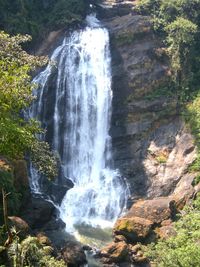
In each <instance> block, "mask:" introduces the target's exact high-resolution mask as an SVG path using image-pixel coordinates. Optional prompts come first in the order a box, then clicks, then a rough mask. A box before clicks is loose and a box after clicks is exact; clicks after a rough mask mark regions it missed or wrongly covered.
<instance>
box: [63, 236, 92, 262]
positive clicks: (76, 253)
mask: <svg viewBox="0 0 200 267" xmlns="http://www.w3.org/2000/svg"><path fill="white" fill-rule="evenodd" d="M61 256H62V259H63V260H64V261H65V262H66V263H67V266H68V267H79V266H81V265H83V264H86V263H87V260H86V256H85V253H84V250H83V248H82V246H81V245H80V244H79V243H78V242H73V241H69V242H67V243H66V244H65V246H64V247H63V248H62V250H61Z"/></svg>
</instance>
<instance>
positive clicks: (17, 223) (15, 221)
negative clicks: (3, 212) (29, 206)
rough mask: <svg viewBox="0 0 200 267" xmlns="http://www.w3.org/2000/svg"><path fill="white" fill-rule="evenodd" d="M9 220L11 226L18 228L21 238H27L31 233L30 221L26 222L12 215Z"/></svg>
mask: <svg viewBox="0 0 200 267" xmlns="http://www.w3.org/2000/svg"><path fill="white" fill-rule="evenodd" d="M8 220H9V225H10V227H15V228H16V230H17V232H18V236H19V237H20V238H25V237H26V236H27V235H29V234H30V232H31V229H30V227H29V225H28V223H27V222H25V221H24V220H23V219H21V218H20V217H17V216H12V217H8Z"/></svg>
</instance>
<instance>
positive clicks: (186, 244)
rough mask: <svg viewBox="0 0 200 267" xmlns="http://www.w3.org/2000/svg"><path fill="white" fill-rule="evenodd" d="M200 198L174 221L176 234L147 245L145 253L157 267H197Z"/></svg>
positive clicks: (198, 257)
mask: <svg viewBox="0 0 200 267" xmlns="http://www.w3.org/2000/svg"><path fill="white" fill-rule="evenodd" d="M199 203H200V198H199V197H198V198H197V200H196V201H195V202H194V205H193V206H190V207H186V208H185V210H184V212H183V215H182V216H181V218H180V219H179V221H178V222H176V223H175V229H176V233H177V235H176V236H174V237H171V238H169V239H167V240H160V241H159V242H158V243H157V244H151V245H150V246H149V247H148V250H147V255H148V257H149V258H150V259H151V261H152V262H154V264H155V266H157V267H178V266H181V267H189V266H191V267H192V266H193V267H197V266H199V262H200V250H199V240H200V210H199V208H200V204H199Z"/></svg>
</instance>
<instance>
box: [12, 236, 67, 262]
mask: <svg viewBox="0 0 200 267" xmlns="http://www.w3.org/2000/svg"><path fill="white" fill-rule="evenodd" d="M52 250H53V248H52V247H50V246H43V245H41V244H40V242H39V240H38V239H37V238H36V237H31V236H28V237H27V238H25V239H24V240H23V241H21V243H20V242H19V238H18V237H17V235H16V236H15V239H14V241H13V242H12V244H11V245H10V246H9V247H8V256H9V259H10V265H11V266H12V267H66V264H65V263H64V262H63V261H62V260H61V261H58V260H56V259H55V258H53V257H52V256H51V253H52Z"/></svg>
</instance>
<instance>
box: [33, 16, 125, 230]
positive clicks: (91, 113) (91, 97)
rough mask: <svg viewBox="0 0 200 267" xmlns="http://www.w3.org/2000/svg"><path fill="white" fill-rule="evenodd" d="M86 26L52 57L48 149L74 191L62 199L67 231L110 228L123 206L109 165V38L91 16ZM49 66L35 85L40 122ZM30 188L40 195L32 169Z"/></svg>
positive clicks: (122, 195) (117, 179)
mask: <svg viewBox="0 0 200 267" xmlns="http://www.w3.org/2000/svg"><path fill="white" fill-rule="evenodd" d="M87 24H88V26H87V27H86V28H85V29H84V30H82V31H75V32H74V33H72V34H71V36H70V37H66V38H65V39H64V41H63V43H62V45H61V46H59V47H58V48H57V49H56V50H55V51H54V52H53V55H52V59H53V60H54V61H56V62H57V69H58V74H57V80H56V86H55V90H56V94H55V106H54V107H52V108H54V117H53V125H54V127H53V147H54V149H55V150H57V151H58V153H59V155H60V159H61V173H62V175H63V177H67V178H69V179H71V180H72V181H73V183H74V188H72V189H70V190H69V191H68V192H67V194H66V195H65V197H64V199H63V201H62V204H61V206H60V216H61V218H62V220H63V221H64V222H66V228H67V231H68V232H73V231H74V226H75V225H76V224H78V225H80V224H81V223H85V224H89V225H92V226H101V227H106V226H111V225H112V224H113V222H114V221H115V220H116V218H117V217H118V216H119V214H120V212H121V211H122V208H123V206H124V204H125V202H126V198H127V194H126V190H127V189H126V185H125V182H124V181H123V179H122V178H121V177H120V175H119V173H118V171H117V170H113V169H112V167H111V162H112V155H111V140H110V139H111V138H110V136H109V127H110V118H111V104H112V91H111V78H112V77H111V57H110V50H109V34H108V31H107V30H106V29H105V28H102V27H100V25H99V21H98V20H97V19H96V18H95V17H94V16H88V17H87ZM52 69H53V66H52V65H51V64H50V65H49V66H47V68H46V69H45V70H44V71H43V72H41V73H40V74H39V75H38V76H37V77H36V78H35V80H34V81H35V82H36V83H39V84H40V87H41V89H40V92H39V93H38V101H37V102H36V103H35V105H34V106H33V108H32V111H31V112H32V113H31V115H32V116H36V117H38V118H39V119H40V120H41V121H42V122H43V124H45V121H44V119H43V118H42V109H43V106H44V97H43V95H44V92H45V90H47V84H48V78H49V76H50V74H51V73H52ZM31 172H32V183H31V186H32V190H33V191H35V192H40V185H39V175H38V174H37V173H35V170H34V169H33V168H31Z"/></svg>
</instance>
